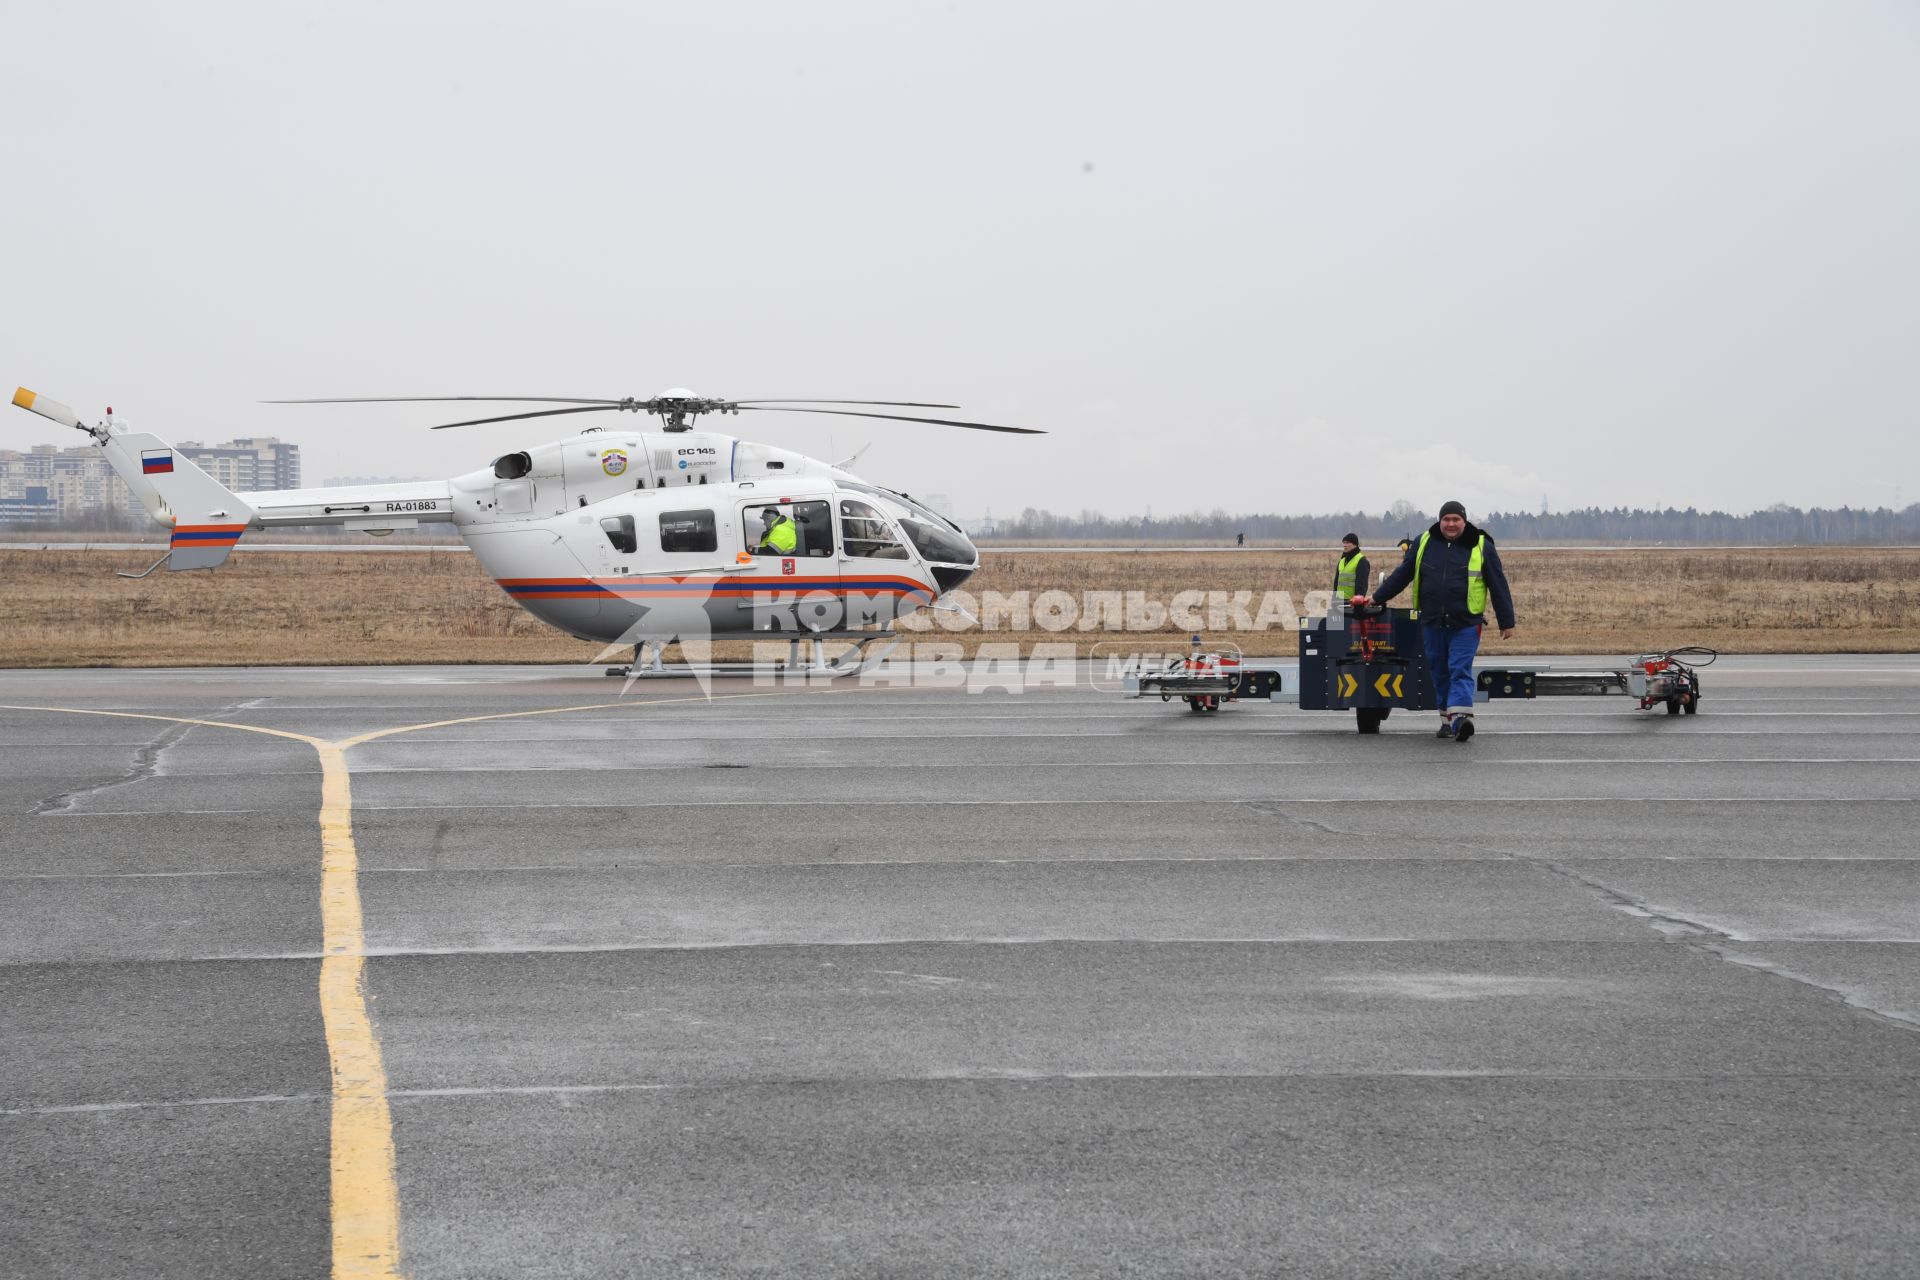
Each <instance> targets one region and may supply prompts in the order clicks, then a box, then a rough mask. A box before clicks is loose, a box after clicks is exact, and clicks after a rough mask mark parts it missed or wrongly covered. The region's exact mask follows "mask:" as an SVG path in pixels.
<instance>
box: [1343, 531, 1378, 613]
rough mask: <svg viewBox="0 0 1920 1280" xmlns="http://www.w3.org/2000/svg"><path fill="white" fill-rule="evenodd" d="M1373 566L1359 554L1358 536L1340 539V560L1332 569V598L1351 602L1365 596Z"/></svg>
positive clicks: (1351, 535)
mask: <svg viewBox="0 0 1920 1280" xmlns="http://www.w3.org/2000/svg"><path fill="white" fill-rule="evenodd" d="M1372 575H1373V566H1372V565H1371V564H1370V563H1368V561H1367V558H1366V557H1365V556H1363V555H1361V554H1360V535H1359V534H1357V533H1350V534H1348V535H1347V536H1346V537H1344V538H1342V539H1340V560H1339V562H1338V563H1337V564H1335V565H1334V567H1333V598H1334V599H1335V600H1351V599H1353V598H1354V597H1355V596H1363V595H1365V594H1367V580H1368V579H1369V578H1370V577H1372Z"/></svg>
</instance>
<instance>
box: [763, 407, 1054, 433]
mask: <svg viewBox="0 0 1920 1280" xmlns="http://www.w3.org/2000/svg"><path fill="white" fill-rule="evenodd" d="M740 408H741V410H742V411H743V412H746V411H753V410H757V411H759V412H762V413H782V412H785V413H837V414H839V415H840V416H841V417H845V418H886V419H888V420H890V421H893V422H931V423H932V424H934V425H935V426H938V427H968V428H970V429H972V430H974V431H1008V432H1013V433H1016V434H1018V435H1023V436H1043V435H1046V434H1047V433H1046V432H1044V431H1042V430H1040V429H1039V428H1037V427H996V426H994V425H993V424H992V423H991V422H955V421H953V420H952V419H951V418H908V417H903V416H902V415H900V414H897V413H861V412H860V411H859V410H857V409H786V410H782V409H780V408H778V407H777V406H772V405H760V404H743V405H741V406H740Z"/></svg>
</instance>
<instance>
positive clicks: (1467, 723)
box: [1453, 716, 1473, 742]
mask: <svg viewBox="0 0 1920 1280" xmlns="http://www.w3.org/2000/svg"><path fill="white" fill-rule="evenodd" d="M1472 736H1473V717H1472V716H1455V717H1454V718H1453V740H1454V741H1455V742H1465V741H1466V740H1467V739H1468V738H1471V737H1472Z"/></svg>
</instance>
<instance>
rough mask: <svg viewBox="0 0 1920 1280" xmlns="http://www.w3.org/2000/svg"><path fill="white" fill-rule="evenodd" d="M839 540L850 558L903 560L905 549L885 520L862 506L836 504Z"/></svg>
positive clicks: (849, 502)
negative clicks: (838, 519)
mask: <svg viewBox="0 0 1920 1280" xmlns="http://www.w3.org/2000/svg"><path fill="white" fill-rule="evenodd" d="M840 537H841V540H842V541H843V542H844V543H845V545H846V548H847V554H848V555H850V556H861V557H863V558H865V559H869V560H905V559H906V558H907V549H906V548H905V547H903V546H901V545H900V539H899V537H898V536H897V535H895V533H894V531H893V526H892V525H890V524H888V523H887V518H886V517H885V516H883V515H881V514H880V513H879V512H878V511H876V510H874V509H873V508H872V507H870V506H868V505H867V504H866V503H864V502H856V501H854V500H853V499H851V498H842V499H841V500H840Z"/></svg>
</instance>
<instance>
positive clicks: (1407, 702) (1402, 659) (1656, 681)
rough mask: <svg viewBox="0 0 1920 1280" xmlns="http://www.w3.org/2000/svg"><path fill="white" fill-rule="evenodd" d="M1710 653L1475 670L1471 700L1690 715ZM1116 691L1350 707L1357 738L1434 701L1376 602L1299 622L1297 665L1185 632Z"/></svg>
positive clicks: (1398, 614)
mask: <svg viewBox="0 0 1920 1280" xmlns="http://www.w3.org/2000/svg"><path fill="white" fill-rule="evenodd" d="M1715 656H1716V655H1715V654H1714V652H1713V650H1711V649H1707V648H1702V647H1699V646H1693V647H1689V648H1684V649H1674V650H1671V651H1669V652H1666V653H1644V654H1641V655H1640V656H1639V657H1637V658H1634V659H1633V660H1632V661H1631V662H1629V663H1627V664H1626V665H1624V666H1619V667H1601V668H1593V669H1575V668H1567V669H1556V668H1554V667H1550V666H1542V667H1509V666H1497V667H1476V669H1475V673H1474V675H1475V692H1474V701H1475V702H1487V701H1491V700H1493V699H1495V698H1499V699H1507V698H1536V697H1581V696H1589V695H1595V694H1621V695H1624V696H1626V697H1630V698H1634V699H1636V700H1637V701H1638V702H1639V704H1640V709H1641V710H1643V711H1644V710H1648V709H1650V708H1652V707H1665V708H1666V710H1667V714H1668V715H1680V714H1682V713H1685V714H1688V715H1692V714H1695V713H1697V712H1698V711H1699V710H1700V674H1699V671H1698V668H1700V667H1704V666H1706V665H1707V664H1708V663H1710V662H1712V661H1713V659H1714V657H1715ZM1124 687H1125V689H1126V692H1127V694H1128V695H1129V696H1131V697H1135V698H1142V697H1146V696H1148V695H1150V694H1155V693H1157V694H1159V695H1160V700H1161V701H1162V702H1170V701H1172V700H1173V699H1175V698H1180V699H1182V700H1184V701H1185V702H1186V704H1187V706H1188V707H1189V708H1190V709H1191V710H1193V711H1196V712H1200V713H1203V714H1204V713H1211V712H1215V711H1218V710H1219V709H1220V706H1221V704H1222V703H1226V702H1238V701H1241V700H1242V699H1249V698H1264V699H1266V700H1267V701H1269V702H1294V703H1296V704H1297V705H1298V706H1299V707H1300V708H1301V709H1302V710H1303V711H1346V710H1349V709H1351V710H1352V711H1353V713H1354V723H1355V726H1356V727H1357V728H1358V729H1359V731H1360V732H1361V733H1378V732H1380V726H1381V724H1382V723H1384V722H1385V721H1386V719H1387V717H1388V716H1389V715H1390V714H1392V712H1393V711H1394V710H1395V709H1396V708H1398V709H1400V710H1403V711H1432V710H1434V709H1435V708H1436V706H1437V705H1438V704H1437V703H1436V701H1435V699H1434V692H1433V678H1432V674H1431V673H1430V671H1429V670H1428V668H1427V652H1426V643H1425V638H1424V637H1423V636H1422V635H1421V630H1420V615H1419V614H1418V613H1416V612H1414V611H1412V610H1409V609H1383V608H1381V607H1380V606H1378V605H1374V606H1368V607H1366V608H1361V609H1354V610H1350V611H1349V610H1343V611H1341V612H1339V613H1336V614H1334V615H1331V616H1329V617H1325V618H1308V619H1306V620H1305V624H1304V626H1303V627H1302V629H1301V631H1300V657H1299V662H1298V663H1297V664H1295V663H1283V662H1279V661H1273V660H1259V659H1255V660H1249V659H1246V658H1243V657H1241V656H1239V655H1237V654H1223V653H1208V652H1204V651H1203V649H1202V641H1201V638H1200V637H1199V636H1195V637H1193V645H1192V651H1191V652H1190V653H1188V654H1187V655H1185V656H1184V657H1176V658H1174V659H1172V660H1170V661H1168V662H1167V663H1166V665H1165V666H1164V667H1163V668H1160V669H1156V670H1146V671H1136V672H1130V673H1128V674H1127V676H1126V679H1125V685H1124Z"/></svg>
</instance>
